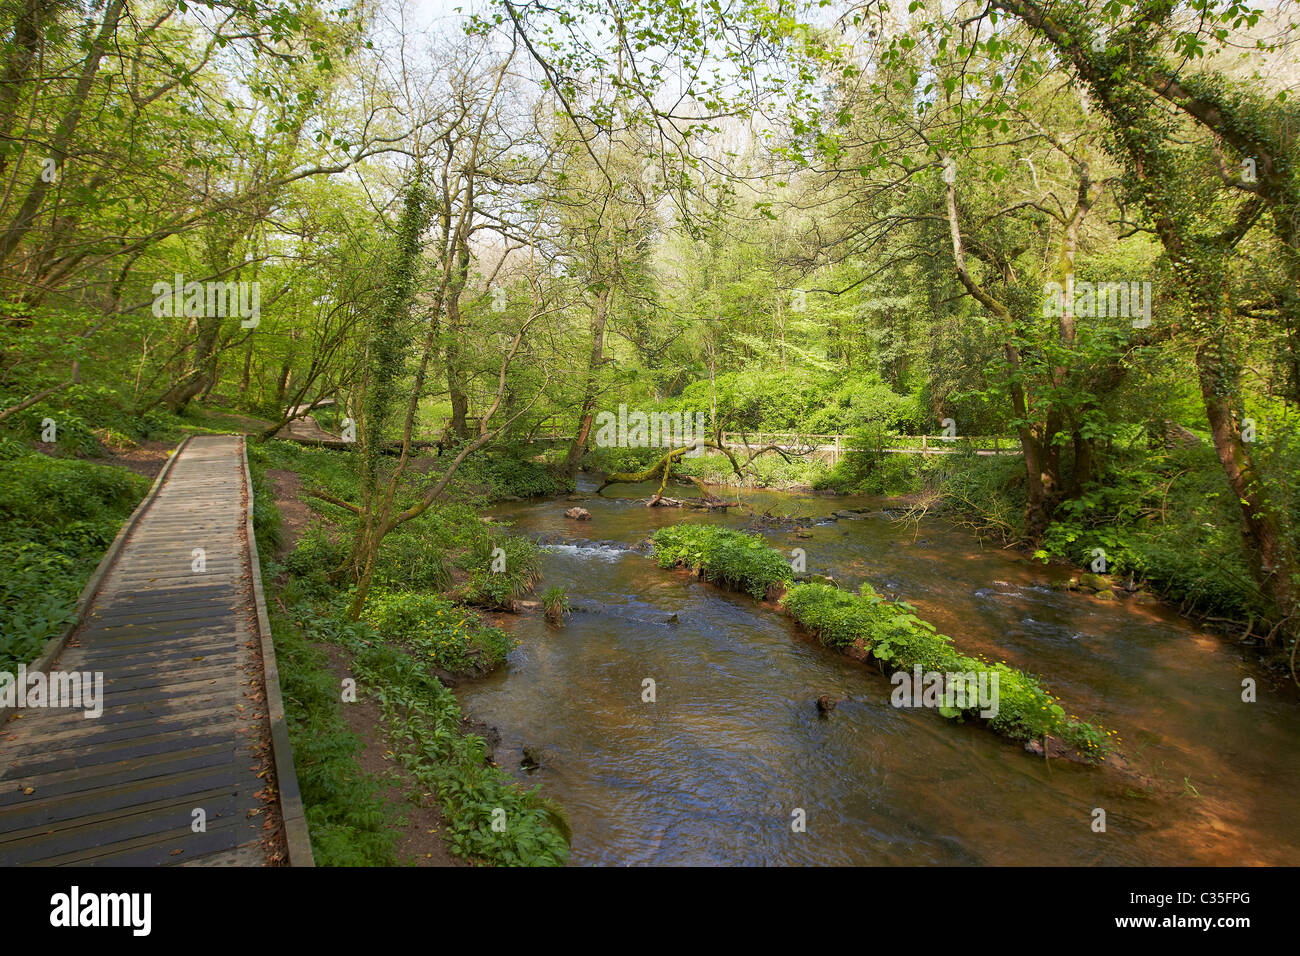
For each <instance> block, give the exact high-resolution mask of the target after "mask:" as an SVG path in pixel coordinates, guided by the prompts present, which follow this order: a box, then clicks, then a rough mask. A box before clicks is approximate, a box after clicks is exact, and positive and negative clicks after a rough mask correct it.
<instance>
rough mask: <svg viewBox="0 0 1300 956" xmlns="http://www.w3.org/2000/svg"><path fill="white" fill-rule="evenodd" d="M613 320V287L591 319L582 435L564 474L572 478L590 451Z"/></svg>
mask: <svg viewBox="0 0 1300 956" xmlns="http://www.w3.org/2000/svg"><path fill="white" fill-rule="evenodd" d="M608 318H609V288H608V287H605V286H602V287H601V289H600V292H599V293H597V295H596V309H595V312H594V313H593V314H592V318H591V355H590V357H589V358H588V360H587V382H586V385H585V386H584V387H583V393H582V410H581V414H580V416H579V421H578V434H577V436H576V437H575V438H574V439H573V442H572V443H571V444H570V445H569V454H568V455H567V456H566V457H565V459H564V473H565V474H566V475H568V476H569V477H570V478H572V477H573V476H574V475H576V474H577V473H578V463H579V462H580V461H581V460H582V455H583V453H584V452H585V451H586V450H587V438H588V437H589V436H590V435H591V423H592V420H593V419H594V418H595V409H596V376H597V374H598V373H599V372H600V366H601V363H602V362H603V361H604V350H605V321H606V319H608Z"/></svg>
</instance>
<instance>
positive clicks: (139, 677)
mask: <svg viewBox="0 0 1300 956" xmlns="http://www.w3.org/2000/svg"><path fill="white" fill-rule="evenodd" d="M243 441H244V440H243V438H241V437H238V436H203V437H194V438H190V439H188V440H187V441H186V442H184V443H183V444H182V445H181V447H180V448H178V449H177V451H176V452H175V453H174V454H173V456H172V457H171V459H170V460H169V461H168V463H167V466H166V467H165V469H164V471H163V473H162V474H161V475H159V478H158V481H157V482H156V483H155V485H154V488H153V490H152V491H151V492H150V494H149V496H148V497H147V498H146V499H145V501H144V502H142V503H141V505H140V507H139V508H137V509H136V511H135V513H134V514H133V515H132V516H131V519H130V521H129V522H128V524H127V527H126V528H124V529H123V534H122V535H120V536H119V541H118V542H117V543H116V545H117V546H116V547H115V548H114V549H111V550H110V553H109V554H108V555H107V556H106V557H105V559H104V563H105V565H106V566H107V567H105V566H101V568H100V571H99V572H97V574H102V578H101V579H100V582H99V586H98V589H97V590H96V591H95V592H94V593H93V595H86V596H84V597H85V598H87V600H86V603H85V605H84V606H83V607H82V608H81V609H80V614H81V616H80V626H79V627H77V629H76V630H75V631H74V632H73V633H72V634H71V637H70V639H69V640H68V642H67V646H66V647H65V648H64V649H63V651H62V653H61V654H59V656H58V658H57V660H56V661H55V663H54V664H53V666H52V669H51V673H54V674H58V673H62V674H67V673H73V672H76V673H80V674H83V675H86V674H89V675H102V681H103V683H102V688H103V694H102V701H101V703H102V708H103V710H102V714H101V715H100V716H98V717H88V716H86V711H85V710H84V709H80V708H73V707H64V708H53V707H29V708H26V709H23V708H19V709H16V710H14V711H11V716H10V719H9V720H8V721H7V722H6V723H4V725H3V726H0V864H4V865H17V864H44V865H59V864H76V865H135V866H153V865H168V864H201V865H204V864H206V865H264V864H267V863H276V862H279V863H283V862H289V863H292V864H294V865H307V866H310V865H311V863H312V861H311V847H310V843H309V841H308V838H307V828H306V822H305V819H304V818H303V813H302V805H301V800H300V799H299V796H298V782H297V778H296V776H295V775H294V772H293V762H292V756H291V754H290V753H289V740H288V733H287V728H286V727H285V723H284V711H283V707H282V705H281V700H280V688H279V682H278V677H277V675H276V670H275V655H274V649H273V648H272V646H271V640H270V633H269V629H268V627H267V622H266V611H265V607H264V606H263V605H262V590H261V577H260V573H259V570H258V566H257V557H256V542H255V541H254V540H253V537H252V522H251V518H250V515H251V511H250V509H251V506H252V493H251V492H252V486H251V482H250V481H249V476H248V466H247V459H246V457H245V454H244V445H243ZM277 787H278V789H277ZM286 853H287V860H286V859H285V856H286Z"/></svg>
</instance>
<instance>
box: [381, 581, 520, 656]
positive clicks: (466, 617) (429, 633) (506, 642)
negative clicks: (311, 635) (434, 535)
mask: <svg viewBox="0 0 1300 956" xmlns="http://www.w3.org/2000/svg"><path fill="white" fill-rule="evenodd" d="M361 617H362V620H364V621H365V622H366V623H368V624H370V625H371V626H372V627H374V629H375V630H377V631H378V632H379V633H380V634H382V635H383V636H384V637H385V638H387V639H388V640H390V641H395V642H399V643H402V644H405V645H407V646H408V647H409V648H410V649H411V650H412V651H413V652H414V653H415V656H416V659H418V660H420V661H424V662H427V663H428V664H431V665H432V666H434V667H436V668H439V669H440V670H444V671H446V672H447V673H449V674H485V673H487V672H488V671H491V670H495V669H496V668H497V667H499V666H500V665H501V664H503V663H504V662H505V659H506V655H507V654H509V653H510V648H511V646H512V641H511V639H510V635H509V634H507V633H506V632H505V631H503V630H501V628H499V627H492V626H490V625H485V624H483V622H482V621H481V620H480V619H479V617H478V616H477V615H476V614H474V613H473V612H472V611H469V610H467V609H465V608H463V607H460V606H458V605H456V604H454V603H452V602H451V601H448V600H446V599H444V598H440V597H437V596H435V595H432V594H416V593H413V592H409V591H386V590H383V589H376V590H373V591H371V592H370V595H369V597H368V598H367V599H366V605H365V608H364V609H363V610H362V613H361Z"/></svg>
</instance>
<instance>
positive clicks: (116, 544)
mask: <svg viewBox="0 0 1300 956" xmlns="http://www.w3.org/2000/svg"><path fill="white" fill-rule="evenodd" d="M193 437H194V436H193V435H186V436H185V437H184V438H183V439H182V440H181V443H180V444H179V445H177V446H176V448H175V449H174V450H173V451H172V453H171V457H169V458H168V459H167V461H166V462H165V463H164V464H163V466H162V469H161V470H160V471H159V472H158V477H157V478H155V479H154V480H153V484H152V485H151V486H150V488H149V493H148V494H146V495H145V496H144V497H143V498H142V499H141V500H140V503H139V504H138V505H136V506H135V510H134V511H132V512H131V514H130V515H129V516H128V517H127V519H126V520H125V521H123V522H122V527H120V528H119V529H118V530H117V536H116V537H114V538H113V543H112V544H110V545H109V546H108V550H107V551H105V552H104V556H103V557H102V558H100V559H99V564H97V565H95V570H94V571H93V572H91V575H90V578H89V580H87V581H86V586H85V587H83V588H82V589H81V594H80V595H78V597H77V606H76V608H75V609H74V614H73V618H72V620H71V621H70V622H69V623H68V626H67V627H65V628H64V629H63V633H61V634H59V635H58V636H57V637H51V638H50V639H49V640H48V641H46V642H45V647H44V648H42V650H41V655H40V657H38V658H36V660H34V661H33V662H32V663H30V664H28V665H27V673H29V674H35V673H37V672H38V671H39V672H41V673H46V672H47V671H49V669H50V667H51V666H53V664H54V662H55V661H56V660H58V659H59V655H60V654H62V653H63V649H64V648H65V647H67V646H68V640H69V639H70V638H71V637H72V635H73V634H75V633H76V632H77V629H78V628H80V627H81V625H82V624H84V623H85V621H84V620H83V619H84V618H85V616H86V611H87V610H89V608H90V605H91V603H92V601H93V599H94V597H95V595H96V593H98V591H99V586H100V585H101V584H103V583H104V578H105V577H107V576H108V572H109V569H110V568H112V567H113V563H114V562H115V561H117V556H118V554H120V553H121V551H122V546H123V545H124V544H126V539H127V537H128V536H129V535H130V533H131V532H132V531H133V530H134V529H135V526H136V525H137V524H138V523H139V521H140V519H141V518H142V517H144V513H145V512H146V511H148V510H149V506H150V505H151V504H153V502H154V499H155V498H157V497H158V492H159V491H160V490H161V489H162V486H163V482H164V481H166V480H167V476H168V475H169V474H171V470H172V466H173V465H174V464H176V461H177V460H178V459H179V458H180V456H181V452H182V451H184V450H185V446H186V445H188V444H189V443H190V439H191V438H193ZM17 710H18V708H17V706H14V707H0V726H3V725H4V723H5V722H6V721H8V720H9V717H10V716H11V715H12V714H14V713H15V712H16V711H17Z"/></svg>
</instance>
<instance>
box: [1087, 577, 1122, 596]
mask: <svg viewBox="0 0 1300 956" xmlns="http://www.w3.org/2000/svg"><path fill="white" fill-rule="evenodd" d="M1079 587H1081V588H1084V589H1086V590H1089V591H1108V590H1110V581H1109V580H1107V579H1106V578H1104V577H1102V576H1101V575H1100V574H1081V575H1079ZM1111 596H1112V597H1114V595H1111Z"/></svg>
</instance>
